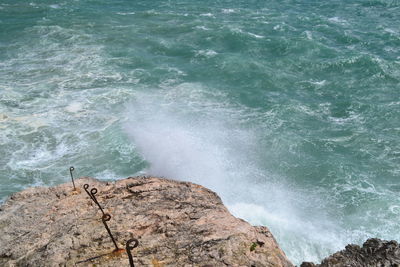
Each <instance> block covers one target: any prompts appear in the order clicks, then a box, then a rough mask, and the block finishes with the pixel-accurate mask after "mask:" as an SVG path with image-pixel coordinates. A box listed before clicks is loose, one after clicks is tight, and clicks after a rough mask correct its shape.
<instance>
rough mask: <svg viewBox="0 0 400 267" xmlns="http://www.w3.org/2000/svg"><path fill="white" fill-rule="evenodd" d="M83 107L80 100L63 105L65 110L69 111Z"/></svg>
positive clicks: (74, 111)
mask: <svg viewBox="0 0 400 267" xmlns="http://www.w3.org/2000/svg"><path fill="white" fill-rule="evenodd" d="M82 108H83V104H82V103H80V102H71V103H70V104H69V105H68V106H66V107H65V110H66V111H68V112H71V113H77V112H79V111H81V110H82Z"/></svg>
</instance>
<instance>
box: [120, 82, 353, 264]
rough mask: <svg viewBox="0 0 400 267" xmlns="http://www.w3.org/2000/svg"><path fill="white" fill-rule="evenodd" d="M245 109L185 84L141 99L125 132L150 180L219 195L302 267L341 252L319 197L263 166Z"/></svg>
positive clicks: (340, 243)
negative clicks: (158, 178)
mask: <svg viewBox="0 0 400 267" xmlns="http://www.w3.org/2000/svg"><path fill="white" fill-rule="evenodd" d="M209 94H213V95H212V97H211V96H210V95H209ZM241 108H242V107H241ZM241 108H239V109H238V107H236V106H235V105H234V104H233V103H229V102H227V98H226V96H224V95H223V94H220V93H218V91H215V90H208V89H207V88H203V87H202V86H201V85H199V84H182V85H180V86H177V87H170V88H165V90H163V91H161V92H160V91H153V92H149V91H148V92H145V93H142V94H137V95H136V100H135V102H134V103H132V104H131V105H129V106H128V108H127V114H126V117H128V118H129V119H128V121H127V123H126V125H125V129H126V131H127V133H128V135H129V136H130V137H131V138H132V140H133V142H134V143H135V146H136V147H137V148H138V150H139V151H140V153H141V154H142V156H143V157H144V159H145V160H146V161H147V162H148V163H149V168H148V170H147V171H146V172H147V173H148V174H150V175H158V176H164V177H169V178H175V179H179V180H189V181H191V182H195V183H198V184H201V185H203V186H206V187H208V188H210V189H212V190H214V191H216V192H217V193H218V194H219V195H220V196H221V197H222V199H223V201H224V202H225V203H226V204H227V206H228V208H229V209H230V210H231V211H232V212H233V213H234V214H235V215H236V216H238V217H241V218H244V219H246V220H248V221H250V222H251V223H253V224H262V225H267V226H268V227H270V228H271V229H272V230H273V234H274V235H275V236H276V237H277V238H278V240H283V241H285V242H284V249H285V250H286V251H288V254H289V256H290V257H291V259H292V260H293V261H295V262H296V263H297V262H299V261H301V260H315V261H317V260H320V258H322V257H325V256H327V255H328V254H329V253H331V252H333V250H335V249H340V248H341V246H344V245H345V243H344V242H345V241H343V240H346V238H343V236H342V235H341V234H339V233H340V232H341V230H340V229H337V226H335V222H331V221H330V220H329V219H328V216H326V215H325V212H324V201H323V200H322V199H319V197H318V194H313V193H312V192H306V193H305V194H304V193H302V192H296V191H295V190H294V189H292V188H291V186H290V185H288V184H285V179H284V178H283V177H275V176H274V175H273V174H269V173H267V172H266V170H265V169H263V167H261V166H259V162H260V161H259V160H260V159H259V158H258V157H259V152H256V151H257V149H259V148H258V147H257V146H258V143H259V139H258V138H259V137H258V132H257V131H258V130H257V129H254V128H252V129H247V128H246V127H241V126H240V121H245V119H243V118H242V114H247V115H248V114H251V112H252V111H250V110H247V111H243V110H242V109H241ZM258 115H260V114H258ZM254 116H256V115H254ZM242 119H243V120H242ZM316 205H318V206H316ZM310 211H311V214H307V212H310ZM310 233H312V235H311V236H310ZM294 248H296V249H294Z"/></svg>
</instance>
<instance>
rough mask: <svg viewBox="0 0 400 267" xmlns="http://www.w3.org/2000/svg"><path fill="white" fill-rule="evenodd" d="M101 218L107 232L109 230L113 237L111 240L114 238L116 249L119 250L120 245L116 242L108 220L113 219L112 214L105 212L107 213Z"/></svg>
mask: <svg viewBox="0 0 400 267" xmlns="http://www.w3.org/2000/svg"><path fill="white" fill-rule="evenodd" d="M101 220H102V222H103V224H104V227H105V228H106V230H107V232H108V235H109V236H110V237H111V240H112V242H113V243H114V246H115V251H118V250H119V247H118V245H117V242H115V239H114V236H113V235H112V234H111V231H110V228H108V225H107V222H108V221H109V220H111V215H110V214H108V213H105V214H103V217H102V218H101Z"/></svg>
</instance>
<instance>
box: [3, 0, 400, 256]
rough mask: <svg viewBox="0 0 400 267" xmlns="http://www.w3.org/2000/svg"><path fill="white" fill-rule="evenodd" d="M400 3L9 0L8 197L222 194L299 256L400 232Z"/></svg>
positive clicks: (376, 0) (355, 0)
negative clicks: (145, 177)
mask: <svg viewBox="0 0 400 267" xmlns="http://www.w3.org/2000/svg"><path fill="white" fill-rule="evenodd" d="M399 81H400V1H394V0H387V1H386V0H348V1H337V0H331V1H307V0H298V1H284V0H283V1H261V0H254V1H240V0H231V1H228V0H226V1H208V0H206V1H194V0H186V1H183V0H176V1H157V0H153V1H128V0H125V1H122V0H113V1H105V0H86V1H85V0H74V1H59V0H53V1H50V0H42V1H38V0H32V1H21V0H17V1H16V0H0V155H1V157H0V185H1V188H0V198H1V199H3V201H4V199H6V197H7V196H9V195H10V194H11V193H13V192H16V191H19V190H21V189H23V188H26V187H29V186H33V185H55V184H59V183H63V182H67V181H69V172H68V168H69V166H71V165H73V166H75V168H76V172H75V173H76V175H77V176H94V177H97V178H100V179H107V180H108V179H116V178H123V177H127V176H132V175H138V174H153V175H159V176H165V177H170V178H175V179H180V180H189V181H192V182H195V183H199V184H202V185H204V186H207V187H209V188H211V189H213V190H214V191H216V192H217V193H218V194H219V195H220V196H221V197H222V199H223V201H224V203H225V204H226V205H227V206H228V207H229V209H230V210H231V212H232V213H234V214H235V215H236V216H239V217H241V218H244V219H246V220H248V221H250V222H251V223H253V224H262V225H267V226H268V227H269V228H270V229H271V231H272V232H273V234H274V235H275V236H276V238H277V240H278V242H279V244H280V245H281V247H282V248H283V249H284V251H285V252H286V254H287V255H288V257H289V258H290V259H291V260H292V261H293V262H294V263H296V264H298V263H300V262H301V261H303V260H308V261H317V260H320V259H321V258H323V257H325V256H327V255H328V254H330V253H332V252H334V251H336V250H339V249H342V248H343V247H344V246H345V245H346V244H347V243H350V242H352V243H358V244H360V243H362V242H363V241H364V240H365V239H366V238H368V237H379V238H384V239H396V240H400V231H399V221H400V181H399V178H400V84H399Z"/></svg>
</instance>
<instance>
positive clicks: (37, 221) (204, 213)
mask: <svg viewBox="0 0 400 267" xmlns="http://www.w3.org/2000/svg"><path fill="white" fill-rule="evenodd" d="M75 183H76V185H77V188H79V191H78V192H76V191H72V186H71V184H63V185H59V186H56V187H50V188H44V187H39V188H30V189H27V190H24V191H22V192H19V193H16V194H14V195H12V196H11V197H10V199H9V200H8V201H7V202H6V203H5V204H4V205H2V206H1V207H0V233H1V234H0V266H88V265H89V266H129V262H128V257H127V253H126V251H125V250H124V248H125V242H126V241H127V240H129V239H130V238H132V237H134V238H137V239H138V241H139V245H138V247H136V248H134V249H133V250H132V254H133V262H134V264H135V266H203V267H205V266H293V265H292V264H291V263H290V262H289V261H288V259H287V258H286V256H285V254H284V253H283V251H282V250H281V249H280V248H279V247H278V244H277V243H276V241H275V239H274V237H273V236H272V234H271V233H270V231H269V230H268V228H266V227H262V226H256V227H254V226H251V225H250V224H248V223H247V222H245V221H243V220H240V219H237V218H235V217H233V216H232V215H231V214H230V213H229V212H228V210H227V209H226V208H225V207H224V205H223V204H222V202H221V200H220V198H219V197H218V196H217V195H216V194H215V193H214V192H212V191H210V190H208V189H206V188H204V187H202V186H199V185H196V184H192V183H186V182H177V181H171V180H166V179H160V178H152V177H136V178H127V179H124V180H119V181H116V182H112V183H105V182H100V181H98V180H95V179H93V178H81V179H78V180H76V181H75ZM86 183H87V184H89V185H90V188H89V189H88V190H90V189H91V188H93V187H96V188H97V189H98V192H97V194H95V197H96V199H97V201H98V203H99V204H100V205H101V207H102V209H103V210H104V212H105V213H107V214H110V215H111V219H110V220H109V221H107V219H108V218H107V216H105V217H103V214H102V212H101V210H100V209H99V208H98V206H97V205H96V204H95V202H94V201H93V200H92V199H91V198H90V197H89V195H88V194H87V193H86V192H85V190H84V189H83V185H84V184H86ZM102 218H105V220H104V221H103V220H102ZM104 223H106V224H107V225H108V227H109V229H110V232H111V233H112V234H113V236H114V238H115V240H116V245H117V246H118V248H119V250H116V249H115V246H114V244H113V242H112V240H111V238H110V236H109V234H108V232H107V230H106V228H105V225H104Z"/></svg>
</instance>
